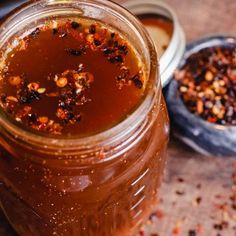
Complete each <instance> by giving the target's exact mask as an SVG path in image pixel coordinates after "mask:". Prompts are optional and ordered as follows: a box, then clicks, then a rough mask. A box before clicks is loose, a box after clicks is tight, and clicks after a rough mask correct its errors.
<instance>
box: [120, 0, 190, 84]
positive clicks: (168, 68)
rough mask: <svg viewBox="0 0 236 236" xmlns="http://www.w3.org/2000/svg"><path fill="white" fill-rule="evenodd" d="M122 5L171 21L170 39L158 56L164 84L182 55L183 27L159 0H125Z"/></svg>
mask: <svg viewBox="0 0 236 236" xmlns="http://www.w3.org/2000/svg"><path fill="white" fill-rule="evenodd" d="M122 5H123V6H124V7H126V8H127V9H128V10H130V11H131V12H132V13H133V14H134V15H142V14H156V15H160V16H163V17H165V18H167V19H169V20H170V21H172V22H173V34H172V37H171V41H170V43H169V45H168V47H167V49H166V50H165V52H164V54H163V55H162V56H161V58H160V74H161V82H162V86H163V87H164V86H166V85H167V84H168V82H169V81H170V79H171V78H172V76H173V73H174V71H175V69H176V68H177V66H178V65H179V63H180V60H181V59H182V57H183V54H184V51H185V46H186V40H185V35H184V32H183V29H182V27H181V25H180V23H179V21H178V18H177V16H176V14H175V12H174V11H173V10H172V8H171V7H170V6H169V5H167V4H166V3H164V2H163V1H161V0H145V1H143V0H125V1H124V2H123V3H122Z"/></svg>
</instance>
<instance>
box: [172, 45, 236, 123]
mask: <svg viewBox="0 0 236 236" xmlns="http://www.w3.org/2000/svg"><path fill="white" fill-rule="evenodd" d="M233 58H234V49H233V48H226V47H212V48H205V49H202V50H200V51H199V52H197V53H194V54H192V55H191V56H190V57H189V58H188V59H187V63H186V64H185V65H184V66H183V68H181V69H180V70H179V71H177V72H176V73H175V79H176V80H177V81H178V90H179V92H180V96H181V98H182V100H183V102H184V104H185V105H186V107H187V108H188V109H189V111H190V112H192V113H195V114H197V115H199V116H200V117H201V118H203V119H205V120H207V121H208V122H211V123H217V124H221V125H234V124H236V110H234V109H232V108H233V107H235V100H236V86H235V81H234V79H233V76H231V75H232V74H231V69H232V68H233V63H234V60H233Z"/></svg>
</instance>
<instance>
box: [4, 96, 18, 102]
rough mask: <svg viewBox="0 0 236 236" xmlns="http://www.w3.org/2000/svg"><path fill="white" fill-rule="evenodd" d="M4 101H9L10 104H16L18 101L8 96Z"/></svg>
mask: <svg viewBox="0 0 236 236" xmlns="http://www.w3.org/2000/svg"><path fill="white" fill-rule="evenodd" d="M6 100H7V101H10V102H18V99H17V98H16V97H14V96H8V97H6Z"/></svg>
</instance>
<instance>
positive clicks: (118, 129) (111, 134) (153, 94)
mask: <svg viewBox="0 0 236 236" xmlns="http://www.w3.org/2000/svg"><path fill="white" fill-rule="evenodd" d="M53 4H58V5H60V4H68V5H69V4H75V5H73V6H74V7H76V8H78V9H79V8H80V6H81V5H82V4H92V5H94V6H98V5H99V6H102V7H105V8H106V9H107V10H108V9H109V10H112V12H115V13H116V14H118V15H119V17H121V18H122V19H124V20H125V21H126V22H127V23H128V24H129V26H130V27H131V26H132V27H133V29H134V30H135V31H136V32H138V35H139V36H140V39H143V40H144V41H143V43H146V46H147V48H148V50H149V54H150V61H149V65H148V67H149V71H148V84H149V86H147V88H146V90H148V91H146V94H145V97H144V99H143V101H142V102H141V103H140V104H139V106H138V107H137V108H136V110H135V111H134V112H133V113H131V114H130V115H129V117H128V118H126V119H125V120H123V121H121V122H120V123H118V124H117V125H115V126H113V127H111V128H109V129H107V130H104V131H102V132H100V133H97V134H94V135H91V136H86V137H76V136H71V137H63V136H58V137H57V136H49V135H48V134H44V133H40V132H38V131H34V130H31V129H28V128H25V126H23V125H21V124H19V123H18V122H16V121H10V120H9V118H8V116H7V115H6V114H5V112H4V111H0V126H2V127H4V128H5V130H7V132H8V133H11V134H14V137H15V138H17V139H21V140H23V141H24V142H30V143H34V144H35V146H37V144H38V145H42V146H50V145H51V146H53V147H55V148H61V149H65V150H66V149H68V150H69V149H71V148H74V147H76V146H77V147H78V146H83V147H84V146H91V145H92V144H93V145H100V146H103V145H106V146H108V145H112V144H113V143H115V141H116V140H118V139H119V140H121V139H122V137H124V136H125V134H127V133H128V132H132V131H133V130H135V128H136V127H137V126H138V123H140V121H141V120H142V119H144V118H145V116H146V115H147V114H148V112H150V109H151V107H152V106H153V104H154V103H155V102H156V101H157V100H160V97H161V92H160V90H161V84H160V79H157V78H158V77H157V70H158V68H159V67H158V64H157V54H156V51H155V47H154V44H153V42H152V40H151V38H150V37H149V35H148V33H147V32H146V30H145V29H144V27H143V25H142V24H141V23H140V22H139V21H138V20H137V19H136V17H135V16H133V15H132V14H131V13H130V12H129V11H128V10H126V9H125V8H123V7H122V6H120V5H118V4H117V3H114V2H112V1H103V0H80V1H77V0H67V1H64V0H36V1H31V2H27V3H25V4H23V5H22V6H20V7H19V8H18V9H17V10H15V11H13V12H12V14H10V15H9V16H8V17H7V18H6V20H5V21H4V22H3V23H2V24H1V25H0V35H1V29H2V30H3V29H4V30H5V29H6V28H7V26H8V25H9V24H10V23H11V21H12V20H13V19H14V18H15V17H16V16H17V15H18V14H22V13H23V12H24V11H25V10H26V9H29V8H32V7H33V8H34V7H35V6H37V5H41V6H43V7H46V6H53ZM137 118H139V119H140V120H139V122H137ZM136 123H137V124H136ZM108 140H109V141H110V142H108Z"/></svg>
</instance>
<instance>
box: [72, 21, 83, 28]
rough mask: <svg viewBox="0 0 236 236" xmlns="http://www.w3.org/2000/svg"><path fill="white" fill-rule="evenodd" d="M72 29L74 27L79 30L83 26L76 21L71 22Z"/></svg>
mask: <svg viewBox="0 0 236 236" xmlns="http://www.w3.org/2000/svg"><path fill="white" fill-rule="evenodd" d="M71 27H72V28H73V29H78V28H80V27H81V24H80V23H78V22H76V21H72V22H71Z"/></svg>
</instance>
